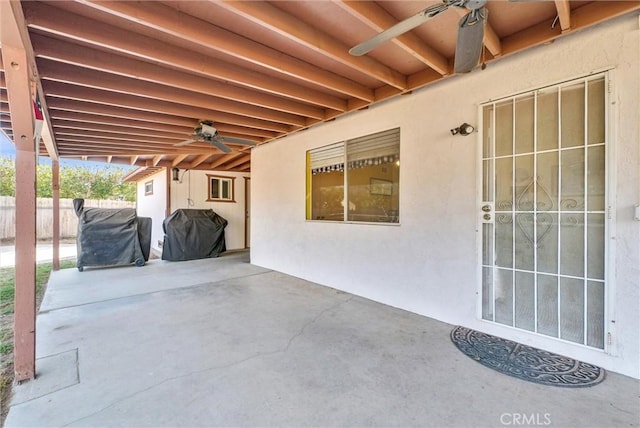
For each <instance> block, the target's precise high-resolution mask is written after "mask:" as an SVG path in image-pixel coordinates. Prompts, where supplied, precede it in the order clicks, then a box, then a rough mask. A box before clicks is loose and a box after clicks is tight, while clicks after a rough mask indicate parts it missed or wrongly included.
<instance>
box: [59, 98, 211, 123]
mask: <svg viewBox="0 0 640 428" xmlns="http://www.w3.org/2000/svg"><path fill="white" fill-rule="evenodd" d="M47 101H48V102H49V109H50V110H52V115H53V117H56V118H62V117H65V116H64V115H67V114H69V113H80V114H90V115H95V116H103V117H106V118H118V119H129V120H135V121H137V122H147V123H151V124H153V123H158V124H160V125H174V126H186V127H188V128H190V129H193V128H194V127H195V126H197V124H198V121H197V119H192V118H188V117H184V116H175V115H168V114H164V113H154V112H147V111H143V110H136V109H130V108H126V107H118V106H110V105H106V104H95V103H92V102H90V101H82V100H70V99H64V98H56V97H52V98H48V99H47ZM53 110H57V111H53Z"/></svg>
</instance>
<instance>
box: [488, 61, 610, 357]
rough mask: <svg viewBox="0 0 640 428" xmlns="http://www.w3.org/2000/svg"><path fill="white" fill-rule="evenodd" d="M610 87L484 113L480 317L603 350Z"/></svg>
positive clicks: (596, 81)
mask: <svg viewBox="0 0 640 428" xmlns="http://www.w3.org/2000/svg"><path fill="white" fill-rule="evenodd" d="M605 84H606V81H605V75H602V74H601V75H596V76H591V77H589V78H586V79H580V80H576V81H572V82H569V83H565V84H562V85H558V86H553V87H547V88H544V89H540V90H536V91H532V92H530V93H526V94H520V95H518V96H515V97H511V98H507V99H502V100H499V101H495V102H492V103H488V104H485V105H483V106H482V125H483V131H482V136H483V146H482V190H481V191H482V200H483V210H484V211H487V210H489V209H491V211H492V212H491V214H490V215H487V214H484V216H483V219H484V220H483V223H482V255H481V257H482V260H481V261H482V318H483V319H485V320H488V321H492V322H496V323H500V324H505V325H508V326H511V327H514V328H519V329H523V330H528V331H532V332H536V333H539V334H543V335H546V336H551V337H556V338H559V339H562V340H567V341H570V342H576V343H580V344H583V345H587V346H590V347H595V348H600V349H603V348H604V334H605V333H604V316H605V315H604V312H605V311H604V308H605V236H606V235H605V226H606V223H605V200H606V199H605V177H606V175H605V164H606V162H605V156H606V151H605V149H606V141H605V136H606V120H605V118H606V114H605V111H606V101H605V98H606V91H605V86H606V85H605ZM489 207H490V208H489Z"/></svg>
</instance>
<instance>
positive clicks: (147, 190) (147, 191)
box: [144, 180, 153, 196]
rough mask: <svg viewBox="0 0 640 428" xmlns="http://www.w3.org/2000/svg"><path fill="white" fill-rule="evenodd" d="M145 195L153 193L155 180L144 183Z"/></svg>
mask: <svg viewBox="0 0 640 428" xmlns="http://www.w3.org/2000/svg"><path fill="white" fill-rule="evenodd" d="M144 195H145V196H151V195H153V180H150V181H146V182H145V183H144Z"/></svg>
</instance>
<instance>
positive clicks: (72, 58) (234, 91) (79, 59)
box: [31, 34, 325, 119]
mask: <svg viewBox="0 0 640 428" xmlns="http://www.w3.org/2000/svg"><path fill="white" fill-rule="evenodd" d="M31 39H32V42H33V44H34V50H35V52H36V55H37V56H38V57H43V58H51V59H54V60H56V61H62V62H66V63H69V64H74V65H77V66H80V67H87V68H92V69H95V70H101V71H105V72H109V73H114V74H119V75H122V76H127V77H132V78H135V79H141V80H146V81H148V82H154V83H159V84H163V85H167V86H172V87H175V88H182V89H187V90H190V91H194V92H200V93H204V94H215V95H216V96H217V97H221V98H225V99H228V100H233V101H240V102H244V103H247V104H252V105H255V106H260V107H265V108H269V109H273V110H278V111H282V112H286V113H291V114H295V115H300V116H307V117H313V118H316V119H324V117H325V112H324V109H322V108H318V107H314V106H311V105H309V104H305V103H301V102H297V101H293V100H290V99H287V98H282V97H279V96H275V95H270V94H267V93H263V92H256V91H254V90H250V89H247V88H243V87H241V86H237V85H231V84H228V83H222V82H220V81H217V80H214V79H209V78H205V77H201V76H196V75H193V74H188V73H185V72H182V71H177V70H174V69H170V68H167V67H161V66H158V65H154V64H150V63H147V62H144V61H140V60H136V59H132V58H128V57H125V56H122V55H117V54H114V53H111V52H104V51H101V52H98V51H96V50H94V49H90V48H87V47H84V46H80V45H77V44H74V43H69V42H65V41H62V40H57V39H53V38H50V37H45V36H42V35H38V34H34V35H33V36H32V37H31Z"/></svg>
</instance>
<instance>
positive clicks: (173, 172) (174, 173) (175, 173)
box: [171, 168, 180, 181]
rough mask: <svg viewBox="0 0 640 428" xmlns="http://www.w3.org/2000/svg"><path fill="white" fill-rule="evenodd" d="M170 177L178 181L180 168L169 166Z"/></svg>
mask: <svg viewBox="0 0 640 428" xmlns="http://www.w3.org/2000/svg"><path fill="white" fill-rule="evenodd" d="M171 179H172V180H173V181H180V170H179V169H178V168H171Z"/></svg>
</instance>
